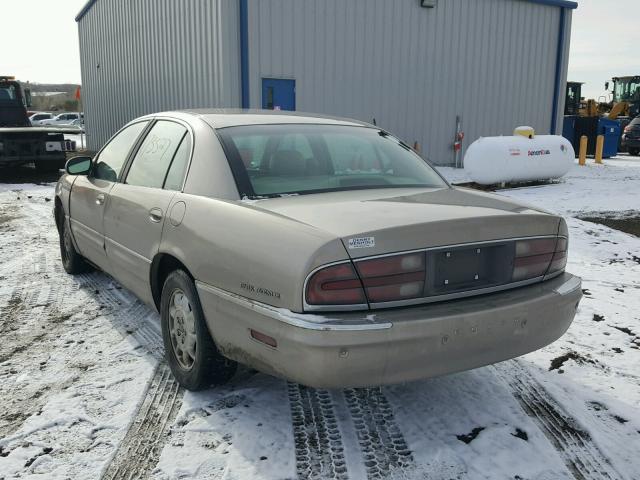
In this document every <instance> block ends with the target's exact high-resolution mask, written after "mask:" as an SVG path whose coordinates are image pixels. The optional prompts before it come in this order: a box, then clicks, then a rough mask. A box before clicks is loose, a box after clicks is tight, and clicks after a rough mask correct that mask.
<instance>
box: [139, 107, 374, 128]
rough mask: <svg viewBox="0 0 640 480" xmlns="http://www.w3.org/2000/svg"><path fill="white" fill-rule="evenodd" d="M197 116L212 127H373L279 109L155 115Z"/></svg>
mask: <svg viewBox="0 0 640 480" xmlns="http://www.w3.org/2000/svg"><path fill="white" fill-rule="evenodd" d="M172 114H173V115H175V114H178V116H183V115H185V114H186V115H189V116H196V117H199V118H200V119H202V120H203V121H204V122H206V123H207V124H209V125H210V126H211V127H212V128H216V129H217V128H226V127H236V126H242V125H277V124H314V125H345V126H359V127H371V126H372V125H370V124H368V123H366V122H361V121H359V120H352V119H349V118H340V117H331V116H328V115H318V114H313V113H302V112H287V111H277V110H241V109H187V110H178V111H175V112H161V113H157V114H154V115H151V116H152V117H153V116H163V115H165V116H172Z"/></svg>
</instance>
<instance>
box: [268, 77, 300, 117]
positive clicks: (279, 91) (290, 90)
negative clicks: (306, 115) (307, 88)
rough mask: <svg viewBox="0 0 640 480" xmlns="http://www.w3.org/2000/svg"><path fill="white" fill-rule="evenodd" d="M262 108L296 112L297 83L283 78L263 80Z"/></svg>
mask: <svg viewBox="0 0 640 480" xmlns="http://www.w3.org/2000/svg"><path fill="white" fill-rule="evenodd" d="M262 108H264V109H266V110H290V111H294V110H295V109H296V81H295V80H285V79H282V78H263V79H262Z"/></svg>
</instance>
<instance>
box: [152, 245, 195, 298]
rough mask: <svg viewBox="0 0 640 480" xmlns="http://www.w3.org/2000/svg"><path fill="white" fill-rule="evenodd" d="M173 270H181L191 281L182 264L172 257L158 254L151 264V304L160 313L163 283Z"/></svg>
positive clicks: (166, 254)
mask: <svg viewBox="0 0 640 480" xmlns="http://www.w3.org/2000/svg"><path fill="white" fill-rule="evenodd" d="M175 270H183V271H184V272H185V273H186V274H187V275H189V276H190V277H191V278H192V279H193V275H191V272H189V270H188V269H187V267H185V265H184V263H182V262H181V261H180V260H178V259H177V258H176V257H174V256H173V255H170V254H168V253H159V254H158V255H156V256H155V258H154V259H153V262H151V279H150V280H151V294H152V295H153V303H155V305H156V308H157V309H158V311H160V298H161V296H162V287H163V286H164V282H165V280H166V279H167V277H168V276H169V274H170V273H171V272H173V271H175Z"/></svg>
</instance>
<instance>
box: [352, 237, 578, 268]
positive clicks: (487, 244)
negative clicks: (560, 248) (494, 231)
mask: <svg viewBox="0 0 640 480" xmlns="http://www.w3.org/2000/svg"><path fill="white" fill-rule="evenodd" d="M541 238H567V237H565V236H563V235H539V236H536V237H514V238H503V239H500V240H486V241H482V242H469V243H456V244H453V245H443V246H440V247H428V248H418V249H416V250H407V251H403V252H394V253H384V254H381V255H374V256H372V257H362V258H354V259H353V260H352V261H353V262H354V263H357V262H362V261H365V260H375V259H376V258H385V257H394V256H396V255H408V254H411V253H419V252H434V251H437V250H448V249H450V248H463V247H473V246H475V245H483V246H485V247H491V246H493V245H500V244H501V243H505V242H517V241H519V240H538V239H541Z"/></svg>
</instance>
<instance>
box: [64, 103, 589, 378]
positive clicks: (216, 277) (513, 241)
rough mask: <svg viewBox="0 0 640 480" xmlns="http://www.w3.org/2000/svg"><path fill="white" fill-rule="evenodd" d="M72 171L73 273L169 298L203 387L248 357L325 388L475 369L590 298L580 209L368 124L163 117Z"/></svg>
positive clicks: (556, 333) (153, 298)
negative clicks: (577, 233) (565, 209)
mask: <svg viewBox="0 0 640 480" xmlns="http://www.w3.org/2000/svg"><path fill="white" fill-rule="evenodd" d="M66 170H67V173H66V174H65V175H64V176H63V177H62V178H61V179H60V182H59V183H58V185H57V188H56V199H55V218H56V224H57V226H58V230H59V232H60V248H61V256H62V262H63V265H64V268H65V270H66V271H67V272H69V273H78V272H81V271H84V270H86V269H87V268H91V267H97V268H99V269H101V270H103V271H105V272H107V273H108V274H110V275H112V276H113V277H115V278H116V279H117V280H118V281H120V282H121V283H122V284H123V285H124V286H125V287H127V288H129V289H130V290H131V291H133V292H134V293H135V294H136V295H137V296H138V297H140V298H141V299H142V300H143V301H145V302H147V303H148V304H149V305H151V306H153V307H154V308H156V309H157V310H158V311H159V312H160V315H161V321H162V332H163V337H164V344H165V350H166V356H167V360H168V362H169V365H170V366H171V369H172V371H173V373H174V374H175V376H176V378H177V379H178V380H179V382H180V383H181V384H182V385H184V386H185V387H186V388H189V389H200V388H205V387H207V386H209V385H212V384H218V383H222V382H225V381H226V380H228V379H229V378H230V377H231V376H232V375H233V373H234V371H235V368H236V362H241V363H243V364H246V365H250V366H252V367H254V368H256V369H258V370H261V371H263V372H266V373H269V374H273V375H277V376H280V377H284V378H287V379H290V380H293V381H297V382H300V383H303V384H306V385H310V386H316V387H345V386H370V385H381V384H388V383H397V382H404V381H410V380H416V379H420V378H426V377H431V376H435V375H442V374H446V373H451V372H456V371H461V370H466V369H471V368H475V367H479V366H482V365H487V364H491V363H494V362H498V361H502V360H505V359H509V358H513V357H516V356H518V355H522V354H524V353H527V352H530V351H532V350H535V349H538V348H541V347H543V346H545V345H547V344H549V343H551V342H553V341H554V340H556V339H557V338H558V337H560V336H561V335H562V334H563V333H564V332H565V331H566V330H567V328H568V327H569V325H570V324H571V322H572V320H573V318H574V315H575V311H576V308H577V306H578V302H579V300H580V298H581V294H582V293H581V289H580V279H579V278H577V277H574V276H572V275H570V274H569V273H565V271H564V269H565V265H566V259H567V244H568V239H567V226H566V224H565V222H564V220H563V219H562V218H560V217H558V216H555V215H551V214H549V213H547V212H544V211H541V210H538V209H536V208H534V207H531V206H525V205H521V204H518V203H515V202H512V201H510V200H506V199H505V198H503V197H499V196H496V195H490V194H485V193H479V192H476V191H471V190H465V189H460V188H454V187H451V186H450V185H448V184H447V182H446V181H445V180H444V179H442V178H441V177H440V175H439V174H438V173H437V172H436V171H435V170H434V169H433V168H431V167H430V166H429V164H428V163H427V162H425V161H424V160H423V159H421V158H420V157H419V156H418V155H417V154H416V153H414V152H413V151H412V150H411V149H410V148H408V147H407V146H406V145H404V144H403V143H402V142H400V141H398V140H397V139H396V138H394V137H393V136H392V135H390V134H389V133H387V132H385V131H383V130H380V129H379V128H377V127H375V126H372V125H368V124H364V123H361V122H357V121H352V120H344V119H335V118H328V117H318V116H302V115H295V114H284V113H281V114H277V113H266V112H239V111H206V110H195V111H181V112H168V113H159V114H155V115H149V116H145V117H142V118H138V119H136V120H134V121H133V122H131V123H129V124H128V125H126V126H125V127H124V128H123V129H122V130H120V131H119V132H118V133H117V134H116V135H114V137H113V138H112V139H111V140H110V141H109V142H108V143H107V144H106V145H105V146H104V147H103V148H102V150H101V151H100V152H98V154H97V155H96V156H95V157H94V158H88V157H76V158H75V159H72V160H69V162H68V163H67V167H66Z"/></svg>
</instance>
